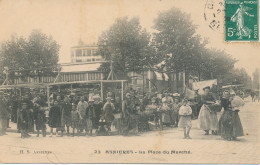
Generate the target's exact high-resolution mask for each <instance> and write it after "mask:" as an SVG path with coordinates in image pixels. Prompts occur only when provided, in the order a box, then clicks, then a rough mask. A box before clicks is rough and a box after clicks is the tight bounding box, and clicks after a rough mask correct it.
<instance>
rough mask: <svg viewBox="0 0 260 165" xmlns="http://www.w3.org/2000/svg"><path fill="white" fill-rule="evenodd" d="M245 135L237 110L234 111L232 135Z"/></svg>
mask: <svg viewBox="0 0 260 165" xmlns="http://www.w3.org/2000/svg"><path fill="white" fill-rule="evenodd" d="M239 136H244V131H243V127H242V124H241V121H240V118H239V115H238V112H237V111H233V112H232V137H239Z"/></svg>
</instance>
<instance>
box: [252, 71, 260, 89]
mask: <svg viewBox="0 0 260 165" xmlns="http://www.w3.org/2000/svg"><path fill="white" fill-rule="evenodd" d="M259 81H260V70H259V68H257V69H256V70H255V71H254V73H253V90H258V91H259V89H260V84H259Z"/></svg>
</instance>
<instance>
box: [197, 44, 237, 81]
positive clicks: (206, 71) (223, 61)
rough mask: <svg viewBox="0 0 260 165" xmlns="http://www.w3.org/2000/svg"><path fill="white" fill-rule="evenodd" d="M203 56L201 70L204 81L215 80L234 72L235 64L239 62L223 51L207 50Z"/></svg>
mask: <svg viewBox="0 0 260 165" xmlns="http://www.w3.org/2000/svg"><path fill="white" fill-rule="evenodd" d="M203 56H204V57H203V59H202V62H203V66H202V67H201V69H202V77H203V78H204V79H215V78H218V77H219V76H221V75H224V74H225V73H227V72H231V71H233V68H234V64H235V63H236V62H237V60H235V59H233V58H232V57H231V56H230V55H229V54H227V53H226V52H225V51H223V50H217V49H207V50H206V54H203Z"/></svg>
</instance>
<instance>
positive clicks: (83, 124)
mask: <svg viewBox="0 0 260 165" xmlns="http://www.w3.org/2000/svg"><path fill="white" fill-rule="evenodd" d="M78 128H79V129H81V130H82V129H87V122H86V119H82V120H80V121H79V125H78Z"/></svg>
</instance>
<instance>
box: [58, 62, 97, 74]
mask: <svg viewBox="0 0 260 165" xmlns="http://www.w3.org/2000/svg"><path fill="white" fill-rule="evenodd" d="M100 65H101V63H92V64H87V63H84V64H73V65H61V72H62V73H71V72H91V71H97V70H98V68H99V67H100Z"/></svg>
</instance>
